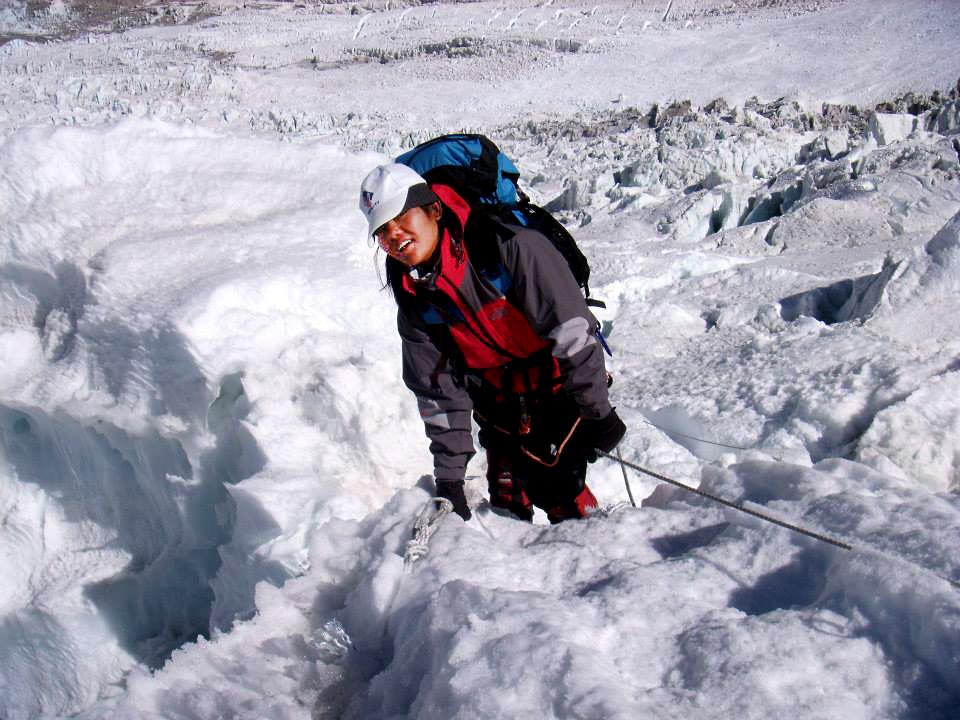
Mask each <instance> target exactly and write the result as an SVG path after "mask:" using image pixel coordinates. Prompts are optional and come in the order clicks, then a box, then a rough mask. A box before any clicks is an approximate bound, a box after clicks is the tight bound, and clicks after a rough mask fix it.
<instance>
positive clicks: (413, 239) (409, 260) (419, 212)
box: [373, 202, 442, 267]
mask: <svg viewBox="0 0 960 720" xmlns="http://www.w3.org/2000/svg"><path fill="white" fill-rule="evenodd" d="M441 212H442V210H441V208H440V203H437V202H435V203H431V204H430V205H424V206H423V207H414V208H410V209H409V210H407V211H406V212H402V213H400V214H399V215H397V216H396V217H395V218H394V219H393V220H389V221H388V222H386V223H384V224H383V225H381V226H380V227H379V228H377V231H376V232H375V233H374V234H373V236H374V237H375V238H376V239H377V242H378V243H380V247H381V248H383V251H384V252H385V253H387V254H388V255H389V256H390V257H392V258H393V259H394V260H399V261H400V262H402V263H403V264H404V265H406V266H407V267H413V266H414V265H421V264H422V263H425V262H427V261H428V260H429V259H430V258H431V257H433V253H434V251H435V250H436V249H437V243H438V242H439V241H440V223H439V221H440V214H441Z"/></svg>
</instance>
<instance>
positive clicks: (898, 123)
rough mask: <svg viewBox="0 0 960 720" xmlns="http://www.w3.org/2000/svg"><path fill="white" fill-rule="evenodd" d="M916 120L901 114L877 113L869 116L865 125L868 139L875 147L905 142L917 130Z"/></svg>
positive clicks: (913, 116)
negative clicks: (867, 129) (872, 141)
mask: <svg viewBox="0 0 960 720" xmlns="http://www.w3.org/2000/svg"><path fill="white" fill-rule="evenodd" d="M917 125H918V120H917V117H916V116H915V115H908V114H905V113H903V114H901V113H879V112H875V113H872V114H871V115H870V120H869V123H868V125H867V127H868V128H869V131H870V137H871V138H872V139H873V140H875V141H876V143H877V145H880V146H883V145H889V144H890V143H892V142H898V141H900V140H905V139H906V138H907V137H909V135H910V134H911V133H913V132H914V131H915V130H916V129H917Z"/></svg>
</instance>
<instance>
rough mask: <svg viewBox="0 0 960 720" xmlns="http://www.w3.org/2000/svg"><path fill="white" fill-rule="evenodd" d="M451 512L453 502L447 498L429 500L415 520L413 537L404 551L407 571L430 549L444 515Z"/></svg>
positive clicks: (404, 565)
mask: <svg viewBox="0 0 960 720" xmlns="http://www.w3.org/2000/svg"><path fill="white" fill-rule="evenodd" d="M450 512H453V503H452V502H450V501H449V500H447V499H446V498H440V497H435V498H430V499H429V500H427V502H426V504H425V505H424V506H423V509H422V510H421V511H420V514H419V515H417V519H416V520H414V522H413V537H412V538H411V539H410V540H408V541H407V546H406V549H405V550H404V553H403V567H404V569H405V570H407V572H410V571H411V570H413V566H414V564H415V563H416V562H417V561H418V560H420V559H421V558H423V557H424V556H426V554H427V553H428V552H429V551H430V538H432V537H433V534H434V533H435V532H436V531H437V529H438V528H439V527H440V520H442V519H443V516H444V515H447V514H448V513H450Z"/></svg>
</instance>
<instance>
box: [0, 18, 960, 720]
mask: <svg viewBox="0 0 960 720" xmlns="http://www.w3.org/2000/svg"><path fill="white" fill-rule="evenodd" d="M55 5H56V7H54V6H51V8H50V13H49V14H48V15H45V16H36V15H34V16H31V15H30V13H29V12H28V9H27V8H26V7H25V6H24V5H17V4H14V5H12V6H11V7H10V8H8V9H4V10H3V11H2V14H0V24H2V25H0V27H2V30H3V31H5V32H7V33H11V34H16V35H17V36H18V38H19V39H14V40H11V41H10V42H7V43H6V44H5V45H2V46H0V97H2V104H0V217H2V220H3V221H2V222H0V296H2V299H3V301H2V304H0V357H2V358H3V362H2V363H0V517H2V518H3V521H2V525H0V548H2V554H0V557H2V558H3V565H2V570H3V574H4V577H5V578H6V582H5V583H4V584H3V586H2V587H3V589H2V591H0V716H2V717H4V718H11V719H12V718H17V719H19V718H37V717H57V716H71V717H81V718H117V717H123V718H148V717H158V718H159V717H163V718H215V717H224V718H226V717H235V718H240V717H243V718H264V717H269V718H300V717H302V718H308V717H310V718H317V717H331V718H332V717H356V718H380V717H382V718H388V717H418V718H434V717H462V718H468V717H517V716H520V715H529V714H537V715H539V716H543V717H557V718H570V717H623V718H627V717H630V718H633V717H647V716H651V717H664V718H667V717H671V718H672V717H677V718H681V717H682V718H720V717H731V716H737V717H746V718H752V717H758V718H759V717H768V716H769V715H771V714H772V713H788V714H791V715H793V716H796V717H802V718H834V717H839V716H843V717H848V716H849V717H853V718H858V717H862V718H878V717H882V718H921V717H922V718H952V717H955V716H956V713H957V711H958V709H960V684H958V681H957V677H958V674H957V672H956V670H957V664H958V662H960V595H958V590H957V587H956V584H955V583H956V582H958V581H960V567H958V561H957V560H956V554H955V553H954V552H952V550H953V546H954V545H955V543H956V540H957V538H958V537H960V501H958V497H957V490H958V488H960V405H958V404H957V402H956V400H955V398H956V397H957V391H958V383H960V381H958V377H957V373H958V370H960V365H958V361H957V358H958V357H960V336H958V334H957V331H956V322H955V320H954V318H955V317H956V316H957V312H958V310H960V307H958V306H960V300H958V297H960V295H958V285H960V249H958V246H960V183H958V181H957V178H958V174H960V165H958V153H960V135H958V131H960V103H958V99H957V97H956V93H955V91H954V93H953V94H952V95H951V94H950V93H949V92H948V91H949V90H950V89H951V88H952V87H953V86H954V84H955V81H956V78H957V77H958V75H960V65H958V63H957V61H956V60H955V59H954V57H955V53H953V52H952V38H953V37H955V36H956V30H957V27H956V25H957V23H958V18H960V16H958V14H957V13H955V12H952V8H951V5H952V4H951V3H950V2H940V1H937V0H923V1H918V2H914V3H910V4H909V5H904V4H902V3H894V2H887V1H886V0H877V1H872V2H867V1H865V0H850V1H848V2H813V1H812V0H811V1H809V2H772V3H765V2H751V3H741V4H739V6H737V5H735V6H734V7H733V8H732V9H731V8H730V7H728V6H729V4H728V3H722V2H716V3H714V2H709V1H707V0H700V1H698V2H693V1H692V0H690V1H689V2H680V0H677V1H676V2H674V3H671V4H670V12H669V13H668V14H667V18H666V19H665V20H664V19H663V15H664V11H665V9H666V5H667V3H653V2H640V3H636V2H632V3H626V2H623V3H617V2H611V3H605V4H601V5H597V4H595V3H594V4H590V3H581V2H573V1H572V0H568V1H564V0H557V1H556V2H538V3H532V2H531V3H516V4H506V3H469V4H456V5H448V4H433V5H427V6H423V7H417V6H413V7H390V5H391V4H390V3H378V4H377V7H376V8H375V9H376V11H375V12H370V13H366V14H364V13H361V14H360V15H359V16H358V15H351V14H349V12H348V10H349V7H348V6H346V5H343V4H332V5H323V6H310V7H300V6H296V5H291V4H285V3H276V4H274V3H263V4H261V5H259V6H257V7H249V8H243V7H241V6H240V4H236V3H227V2H222V3H216V4H210V3H208V4H206V5H193V4H188V5H186V6H182V7H180V8H179V9H171V10H169V11H168V10H167V9H166V8H167V6H163V5H161V6H160V7H161V8H162V10H161V11H160V14H159V16H162V17H164V18H166V19H170V18H171V17H172V18H173V19H174V20H185V19H188V18H190V17H192V18H193V20H194V22H191V23H183V22H175V23H174V24H169V25H163V24H157V25H149V26H145V27H139V28H134V29H129V30H126V31H124V32H122V33H96V32H94V33H90V32H88V30H89V28H83V27H80V29H79V30H78V29H77V28H76V27H74V29H73V30H71V31H70V32H69V33H66V34H67V35H68V36H69V37H67V39H63V40H53V41H50V42H31V41H29V40H28V39H23V38H30V37H37V36H41V35H44V34H46V35H47V36H51V35H53V34H55V33H56V32H65V30H64V28H65V27H66V26H65V25H64V23H66V22H68V21H69V19H70V18H74V20H76V22H78V23H79V22H80V20H81V19H83V18H85V17H86V16H83V15H82V11H81V9H79V8H77V7H71V6H70V5H69V4H55ZM392 5H401V4H400V3H392ZM371 7H372V6H371ZM85 21H86V20H84V22H85ZM81 25H82V23H81ZM73 35H76V37H73ZM71 37H72V38H73V39H70V38H71ZM935 90H936V91H939V92H938V93H937V94H935V95H933V96H931V92H932V91H935ZM907 91H910V92H912V93H914V94H913V95H911V96H909V97H906V98H903V99H901V100H900V101H897V102H893V101H894V99H895V98H896V97H897V96H898V95H900V94H901V93H904V92H907ZM718 96H723V98H725V100H724V101H720V102H712V103H710V104H709V105H708V102H709V101H712V100H713V99H714V98H716V97H718ZM753 96H757V97H759V98H760V99H759V100H757V99H756V98H754V97H753ZM781 97H784V99H782V100H778V98H781ZM751 98H753V99H751ZM683 100H690V101H691V102H690V103H684V102H682V101H683ZM674 101H677V102H674ZM880 101H891V102H889V103H888V104H887V105H884V106H882V107H881V108H880V110H881V112H879V113H874V112H873V108H874V105H875V104H876V103H878V102H880ZM653 103H656V106H652V104H653ZM459 129H480V130H482V131H484V132H485V133H487V134H488V135H490V136H491V137H493V138H494V139H496V140H498V141H499V142H500V143H501V144H502V145H503V146H504V147H505V148H506V149H508V150H509V152H510V153H511V155H512V156H513V157H514V158H515V159H516V160H517V162H518V165H519V166H520V168H521V170H522V171H523V174H524V177H525V178H527V179H528V183H527V187H528V189H529V190H530V192H531V194H532V195H533V196H534V197H535V199H537V200H538V201H540V202H542V203H544V204H547V205H548V206H549V207H551V208H552V209H553V210H554V211H555V212H556V213H557V214H558V216H560V217H561V218H563V219H564V220H565V221H566V222H567V223H568V224H569V225H570V226H571V228H573V229H574V230H575V232H576V235H577V237H578V239H579V240H580V242H581V245H582V246H583V248H584V249H585V250H586V252H587V254H588V255H589V256H590V258H591V261H592V266H593V276H592V282H591V287H592V289H593V294H594V295H595V296H597V297H601V298H603V299H605V300H606V301H607V304H608V308H607V310H605V311H603V312H602V314H601V320H602V321H603V322H604V325H605V328H606V331H607V335H608V336H609V338H610V341H611V344H612V345H613V347H614V351H615V353H616V356H615V357H614V358H613V360H612V361H611V366H612V369H613V371H614V373H615V376H616V382H615V385H614V388H613V392H614V399H615V402H616V404H617V405H618V408H619V410H620V412H621V413H622V415H623V416H624V418H625V420H626V421H627V424H628V426H629V428H630V432H629V434H628V436H627V439H626V440H625V442H624V444H623V448H622V449H623V453H624V457H625V459H627V460H629V461H631V462H634V463H639V464H640V465H642V466H645V467H650V468H652V469H655V470H656V471H658V472H661V473H665V474H667V475H669V476H671V477H675V478H677V479H680V480H683V481H684V482H687V483H690V484H693V485H699V486H700V487H701V489H703V490H705V491H708V492H711V493H714V494H717V495H720V496H722V497H725V498H728V499H730V500H733V501H737V502H748V503H752V506H753V507H758V508H761V509H763V510H764V511H765V512H769V513H772V514H774V515H776V516H778V517H782V518H785V519H788V520H789V521H791V522H796V523H800V524H801V525H804V526H806V527H810V528H813V529H816V530H818V531H821V532H825V533H826V534H828V535H829V536H831V537H834V538H837V539H839V540H841V541H844V542H846V543H848V544H850V545H852V546H853V549H852V550H843V549H841V548H838V547H836V546H832V545H829V544H825V543H822V542H818V541H816V540H813V539H810V538H806V537H804V536H802V535H798V534H795V533H791V532H789V531H787V530H784V529H782V528H778V527H775V526H773V525H769V524H764V523H759V522H757V521H754V520H750V519H749V518H748V517H747V516H746V515H743V514H740V513H735V512H733V511H730V510H725V509H723V508H722V507H721V506H719V505H718V504H716V503H712V502H710V501H708V500H705V499H701V498H698V497H697V496H695V495H693V494H690V493H686V492H684V491H682V490H679V489H676V488H673V487H671V486H668V485H659V486H658V484H657V483H656V482H655V481H654V480H652V479H651V478H649V477H645V476H642V475H638V474H633V473H632V471H631V476H630V482H631V486H632V488H633V491H634V494H635V495H636V496H637V497H638V498H645V500H644V502H643V507H642V508H640V509H633V508H629V507H627V508H624V507H619V506H616V503H618V502H621V501H623V500H625V499H626V494H625V490H624V478H623V476H622V475H621V469H620V468H619V467H617V466H616V465H614V464H613V463H611V462H609V461H605V460H601V461H600V462H598V463H597V464H596V465H595V466H593V468H592V469H591V475H590V482H591V486H592V487H593V488H594V489H595V492H596V493H597V495H598V497H599V498H600V500H601V502H602V503H603V504H604V505H606V506H608V509H607V510H605V511H604V512H603V513H600V514H598V515H597V516H596V517H593V518H590V519H588V520H585V521H582V522H576V523H566V524H564V525H562V526H558V527H549V526H546V525H543V524H540V523H537V524H535V525H532V526H530V525H526V524H523V523H520V522H517V521H515V520H512V519H510V518H505V517H502V516H500V515H497V514H495V513H493V512H492V511H491V510H490V508H489V506H488V505H487V504H486V503H485V500H484V498H483V495H484V487H483V485H484V483H483V481H482V479H481V478H482V476H483V461H482V458H480V457H478V458H477V459H476V460H474V462H473V464H472V465H471V471H470V472H471V478H470V482H469V487H468V490H469V492H470V493H471V496H472V498H473V500H474V505H475V507H476V509H477V512H476V516H475V519H474V520H472V521H471V522H470V523H467V524H463V523H462V522H460V521H459V520H458V519H457V518H445V519H444V520H443V521H442V522H441V523H440V526H439V530H438V532H437V534H436V535H435V536H434V538H433V541H432V544H431V551H430V554H429V555H428V556H427V557H426V558H425V559H423V560H421V561H420V562H419V563H417V564H416V565H414V566H413V568H412V570H404V567H403V560H402V554H403V550H404V546H405V543H406V541H407V540H408V539H409V538H410V533H411V528H412V524H413V520H414V518H415V517H416V515H417V513H418V512H419V511H420V508H421V507H422V505H423V503H424V502H425V501H426V500H427V499H428V497H429V492H428V491H429V489H430V487H431V481H430V478H429V476H425V475H424V473H426V472H428V471H429V469H430V467H431V463H430V458H429V454H428V452H427V449H426V442H425V440H424V439H423V435H422V429H421V427H420V421H419V417H418V415H417V412H416V407H415V403H414V402H413V400H412V398H411V397H410V396H409V393H407V392H406V391H405V389H404V388H403V387H402V383H401V381H400V379H399V367H398V356H399V341H398V339H397V337H396V333H395V330H394V319H393V317H394V316H393V305H392V300H391V298H390V297H389V295H388V293H386V292H384V291H383V290H382V289H381V282H380V280H379V278H378V274H377V269H376V267H377V264H378V263H379V262H380V260H381V259H382V258H380V257H378V255H377V253H376V251H375V250H374V249H372V248H371V247H369V245H368V244H366V243H364V241H363V239H362V238H363V234H364V232H363V221H362V217H361V215H360V214H359V213H358V212H356V211H355V192H356V187H357V184H358V182H359V179H360V178H362V176H363V175H364V173H365V172H366V171H367V170H368V169H370V168H371V167H373V166H374V165H376V164H377V163H379V162H382V161H384V160H385V158H386V157H387V155H384V154H383V153H387V154H391V153H393V152H394V151H396V150H398V149H400V148H401V147H408V146H409V145H410V144H411V143H412V142H414V141H416V140H418V139H422V138H426V137H428V136H430V135H433V134H435V133H437V132H443V131H449V130H459ZM715 443H720V444H715ZM951 583H953V584H951Z"/></svg>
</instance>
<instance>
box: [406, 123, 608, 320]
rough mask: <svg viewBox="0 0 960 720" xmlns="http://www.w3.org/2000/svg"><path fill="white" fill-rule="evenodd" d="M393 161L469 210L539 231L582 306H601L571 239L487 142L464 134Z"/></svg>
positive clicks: (436, 141)
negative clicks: (451, 193) (565, 268)
mask: <svg viewBox="0 0 960 720" xmlns="http://www.w3.org/2000/svg"><path fill="white" fill-rule="evenodd" d="M396 162H398V163H401V164H403V165H407V166H409V167H411V168H413V169H414V170H416V171H417V172H418V173H419V174H420V175H422V176H423V178H424V179H425V180H426V181H427V182H428V183H430V184H435V183H440V184H443V185H449V186H450V187H452V188H453V189H454V190H456V191H457V193H458V194H459V195H460V196H461V197H462V198H463V199H464V200H466V201H467V202H468V203H469V204H470V207H471V210H472V211H473V212H481V213H484V214H485V215H487V216H489V217H490V218H492V219H494V220H498V221H500V222H503V223H510V224H514V225H521V226H523V227H527V228H531V229H534V230H537V231H539V232H541V233H542V234H543V235H545V236H546V237H547V238H549V240H550V242H552V243H553V245H554V247H556V248H557V250H559V251H560V253H561V254H562V255H563V257H564V259H565V260H566V261H567V264H568V265H569V266H570V271H571V272H572V273H573V277H574V279H576V281H577V285H579V286H580V287H581V288H582V289H583V293H584V296H585V297H586V299H587V304H588V305H593V306H595V307H605V305H604V303H602V302H601V301H599V300H594V299H592V298H591V297H590V285H589V281H590V264H589V263H588V262H587V258H586V257H585V256H584V254H583V253H582V252H581V251H580V248H579V247H577V241H576V240H574V239H573V236H572V235H571V234H570V233H569V232H568V231H567V229H566V228H565V227H564V226H563V225H562V224H561V223H560V222H559V221H558V220H557V219H556V218H555V217H553V215H551V214H550V213H549V212H547V211H546V210H544V209H543V208H542V207H540V206H539V205H535V204H534V203H532V202H530V198H529V197H527V195H526V194H525V193H524V192H523V191H522V190H521V189H520V188H519V186H518V185H517V181H518V180H519V178H520V171H519V170H517V167H516V165H514V164H513V161H512V160H510V158H508V157H507V156H506V155H504V154H503V152H501V151H500V148H498V147H497V146H496V145H495V144H494V143H493V142H492V141H491V140H490V139H488V138H487V137H485V136H483V135H471V134H466V133H461V134H453V135H441V136H440V137H436V138H433V139H432V140H427V141H426V142H424V143H421V144H420V145H417V146H416V147H415V148H413V149H412V150H408V151H407V152H405V153H403V154H402V155H400V156H398V157H397V159H396Z"/></svg>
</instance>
